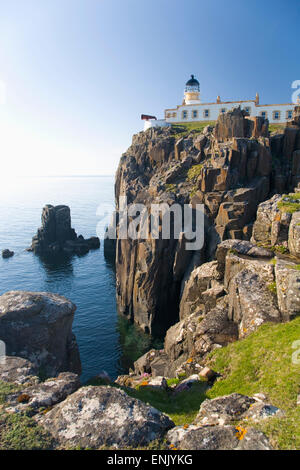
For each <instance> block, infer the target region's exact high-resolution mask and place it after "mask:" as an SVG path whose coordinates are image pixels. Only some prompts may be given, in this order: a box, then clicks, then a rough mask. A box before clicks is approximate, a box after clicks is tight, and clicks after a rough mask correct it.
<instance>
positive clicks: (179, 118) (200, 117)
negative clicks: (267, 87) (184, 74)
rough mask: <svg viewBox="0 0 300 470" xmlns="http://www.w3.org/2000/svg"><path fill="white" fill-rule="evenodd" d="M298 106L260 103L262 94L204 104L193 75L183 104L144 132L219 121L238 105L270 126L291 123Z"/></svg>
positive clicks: (149, 121) (152, 121)
mask: <svg viewBox="0 0 300 470" xmlns="http://www.w3.org/2000/svg"><path fill="white" fill-rule="evenodd" d="M298 101H299V98H298ZM297 105H298V106H299V103H297V104H295V103H284V104H260V103H259V95H258V93H256V97H255V99H254V100H243V101H221V98H220V96H217V99H216V102H215V103H202V102H201V99H200V84H199V82H198V80H197V79H196V78H195V77H194V75H192V76H191V78H190V79H189V80H188V81H187V82H186V85H185V90H184V98H183V102H182V104H181V105H178V106H176V108H170V109H166V110H165V119H164V120H159V121H155V120H152V119H150V120H147V121H146V122H145V125H144V130H146V129H149V128H150V127H154V126H161V125H166V124H168V123H181V122H197V121H204V122H205V121H216V120H217V119H218V116H219V114H220V113H226V111H229V110H231V109H232V108H236V107H238V106H240V107H241V109H244V110H245V111H247V112H248V113H249V115H250V116H262V117H264V118H266V119H268V120H269V122H270V124H284V123H285V122H287V121H289V120H291V118H292V114H293V109H294V107H295V106H297ZM163 123H164V124H163Z"/></svg>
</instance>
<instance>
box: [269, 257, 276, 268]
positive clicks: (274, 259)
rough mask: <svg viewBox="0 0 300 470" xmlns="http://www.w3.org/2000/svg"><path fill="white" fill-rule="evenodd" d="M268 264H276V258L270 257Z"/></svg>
mask: <svg viewBox="0 0 300 470" xmlns="http://www.w3.org/2000/svg"><path fill="white" fill-rule="evenodd" d="M270 264H273V266H276V264H277V259H276V258H272V259H271V261H270Z"/></svg>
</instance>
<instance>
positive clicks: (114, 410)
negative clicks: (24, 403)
mask: <svg viewBox="0 0 300 470" xmlns="http://www.w3.org/2000/svg"><path fill="white" fill-rule="evenodd" d="M37 420H38V422H39V424H40V425H42V426H43V427H44V428H46V430H48V431H49V432H50V433H51V434H52V435H53V436H55V438H56V439H58V441H59V443H60V444H62V445H64V446H65V447H80V448H89V449H99V448H101V447H102V446H106V447H112V448H117V449H122V448H128V447H141V446H146V445H148V444H149V443H150V442H152V441H154V440H155V439H160V438H162V437H163V435H164V434H165V433H166V432H167V431H168V430H169V429H170V428H172V427H174V423H173V422H172V421H171V420H170V419H169V418H168V417H167V416H166V415H164V414H163V413H161V412H160V411H158V410H156V409H155V408H152V407H150V406H148V405H146V404H145V403H143V402H141V401H140V400H136V399H134V398H131V397H129V396H128V395H126V393H125V392H123V391H121V390H119V389H117V388H114V387H109V386H101V387H83V388H81V389H79V390H78V391H77V392H75V393H73V394H72V395H70V396H69V397H68V398H67V399H66V400H65V401H64V402H62V403H61V404H59V405H56V406H55V407H54V408H53V409H52V410H51V411H49V412H48V413H46V414H45V415H42V416H40V415H39V416H38V417H37Z"/></svg>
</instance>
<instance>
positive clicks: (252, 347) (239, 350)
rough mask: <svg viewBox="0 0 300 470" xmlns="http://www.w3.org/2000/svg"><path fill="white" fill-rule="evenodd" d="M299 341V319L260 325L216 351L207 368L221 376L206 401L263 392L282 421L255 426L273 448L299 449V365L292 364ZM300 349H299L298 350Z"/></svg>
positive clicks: (276, 419)
mask: <svg viewBox="0 0 300 470" xmlns="http://www.w3.org/2000/svg"><path fill="white" fill-rule="evenodd" d="M297 340H300V318H297V319H295V320H293V321H291V322H289V323H284V324H278V325H272V324H268V325H262V326H261V327H260V328H259V330H258V331H256V332H255V333H253V334H252V335H250V336H249V337H248V338H246V339H244V340H242V341H238V342H236V343H233V344H230V345H229V346H227V347H225V348H223V349H219V350H217V351H215V352H214V353H213V354H212V355H211V358H210V365H211V366H212V367H213V368H214V369H215V370H217V371H218V372H219V373H221V374H222V378H221V380H218V381H217V382H216V383H215V384H214V386H213V387H212V388H211V389H210V390H209V391H208V392H207V395H208V397H209V398H215V397H217V396H220V395H227V394H230V393H233V392H239V393H244V394H246V395H253V394H254V393H259V392H261V393H265V394H266V395H267V397H268V399H269V400H270V402H271V403H272V404H273V405H276V406H278V407H280V408H282V409H283V410H284V411H285V413H286V415H285V417H284V418H270V419H268V420H266V421H265V422H264V423H262V424H259V425H257V427H259V428H260V429H262V430H263V431H264V432H265V433H266V434H267V435H268V436H269V438H270V439H271V442H272V443H273V445H275V447H276V448H281V449H300V406H298V407H297V405H296V401H297V395H298V394H299V393H300V364H294V363H293V362H292V355H293V353H295V349H293V347H292V345H293V342H295V341H297ZM298 349H299V347H298Z"/></svg>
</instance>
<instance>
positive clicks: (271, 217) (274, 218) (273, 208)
mask: <svg viewBox="0 0 300 470" xmlns="http://www.w3.org/2000/svg"><path fill="white" fill-rule="evenodd" d="M280 201H281V195H280V194H275V195H274V196H273V197H272V198H271V199H268V200H267V201H264V202H262V203H261V204H259V206H258V209H257V214H256V220H255V222H254V225H253V231H252V239H251V241H253V242H254V243H262V244H264V245H274V244H276V242H277V237H278V234H277V237H276V236H275V233H272V232H275V231H277V232H278V224H276V222H280V220H281V213H280V210H279V209H278V202H280ZM274 223H275V224H274Z"/></svg>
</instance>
